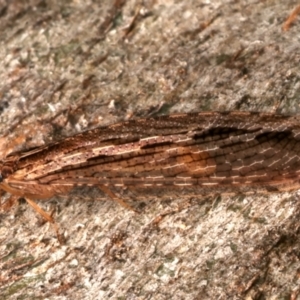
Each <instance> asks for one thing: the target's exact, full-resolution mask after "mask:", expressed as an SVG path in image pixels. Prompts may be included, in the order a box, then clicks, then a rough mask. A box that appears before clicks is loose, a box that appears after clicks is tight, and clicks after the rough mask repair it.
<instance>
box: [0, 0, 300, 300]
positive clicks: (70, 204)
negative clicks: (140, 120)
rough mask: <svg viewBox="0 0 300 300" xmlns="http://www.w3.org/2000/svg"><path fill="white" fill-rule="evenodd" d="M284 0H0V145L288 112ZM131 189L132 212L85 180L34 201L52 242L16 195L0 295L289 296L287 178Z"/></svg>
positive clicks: (297, 52)
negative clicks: (167, 192) (213, 187)
mask: <svg viewBox="0 0 300 300" xmlns="http://www.w3.org/2000/svg"><path fill="white" fill-rule="evenodd" d="M296 6H297V2H296V1H283V0H281V1H231V2H230V1H229V2H224V1H217V0H216V1H204V0H203V1H192V0H189V1H171V0H170V1H131V0H128V1H125V0H115V1H107V0H106V1H61V2H59V1H42V0H31V1H27V2H25V1H21V0H14V1H7V2H6V1H0V36H1V38H0V44H1V48H0V49H1V51H0V58H1V59H0V68H1V72H0V78H1V80H0V95H1V98H0V133H1V138H0V154H1V156H4V155H5V154H6V153H7V152H9V151H11V150H21V149H26V147H27V148H32V147H35V146H40V145H43V144H45V143H48V142H50V141H53V140H56V139H58V138H60V137H64V136H68V135H71V134H74V133H77V132H79V131H81V130H84V129H88V128H93V127H96V126H99V125H107V124H111V123H114V122H117V121H121V120H126V119H129V118H135V117H141V116H143V117H147V116H149V115H151V116H152V115H158V114H169V113H174V112H193V111H203V110H210V111H211V110H219V111H224V110H227V111H228V110H246V111H264V112H275V111H276V112H280V113H286V114H299V90H300V87H299V81H300V80H299V79H300V77H299V68H300V67H299V58H300V47H299V39H298V31H299V26H300V24H299V21H298V20H297V18H296V19H295V20H294V22H293V23H292V24H291V26H290V27H287V26H285V27H284V29H285V30H283V29H282V28H283V24H284V22H285V20H286V19H287V18H288V16H289V15H290V14H291V13H292V11H293V9H294V8H295V7H296ZM287 29H288V30H287ZM133 193H134V192H133ZM133 196H134V195H133ZM136 197H137V200H139V206H140V207H142V209H143V211H144V212H143V213H142V214H139V215H138V214H135V213H134V212H132V211H128V210H125V209H124V208H122V207H121V206H119V205H117V204H116V203H114V202H112V201H110V200H109V199H108V197H106V196H105V195H103V194H99V193H98V191H97V190H95V191H94V192H93V193H89V194H86V193H85V191H84V190H83V191H81V193H80V194H79V193H78V194H77V195H76V197H75V196H74V197H73V196H70V197H66V198H53V199H51V200H50V201H48V202H43V203H41V205H42V206H43V208H44V209H46V210H50V211H51V210H54V216H55V219H56V220H57V222H58V223H59V225H60V226H61V228H62V230H64V233H65V238H66V243H65V244H64V245H60V244H59V243H58V241H57V239H56V236H55V232H54V231H53V229H52V228H51V226H50V225H49V224H42V223H41V222H40V219H39V217H38V216H37V215H36V213H35V212H34V211H32V209H31V208H30V207H28V206H27V205H26V203H24V202H22V201H20V202H19V204H18V205H16V206H14V207H13V208H12V209H11V210H10V211H3V210H2V211H1V213H0V241H1V243H0V293H1V299H45V298H48V299H171V298H172V299H270V298H272V299H297V297H299V296H298V294H299V291H300V289H299V270H300V253H299V242H300V229H299V217H300V204H299V195H298V193H297V192H294V193H283V194H282V193H281V194H274V195H270V196H266V195H260V194H257V195H254V196H245V195H236V196H230V197H229V196H219V197H211V198H209V197H208V198H207V197H206V198H205V197H201V194H200V193H199V192H197V191H195V195H194V196H193V197H184V195H182V194H180V193H179V194H178V197H172V198H168V197H165V196H164V195H161V194H160V193H159V191H158V192H157V194H156V191H153V195H152V196H151V197H150V199H149V197H148V198H147V199H143V197H142V195H141V194H140V193H139V194H138V195H136ZM6 198H7V195H3V198H2V201H3V199H6ZM161 199H164V201H161ZM99 200H101V201H99Z"/></svg>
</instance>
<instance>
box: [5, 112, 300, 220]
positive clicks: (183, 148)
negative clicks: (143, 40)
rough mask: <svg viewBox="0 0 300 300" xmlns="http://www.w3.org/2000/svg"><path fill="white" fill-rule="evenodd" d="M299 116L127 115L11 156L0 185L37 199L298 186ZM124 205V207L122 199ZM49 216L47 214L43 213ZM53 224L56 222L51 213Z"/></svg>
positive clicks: (10, 190) (113, 196) (228, 114)
mask: <svg viewBox="0 0 300 300" xmlns="http://www.w3.org/2000/svg"><path fill="white" fill-rule="evenodd" d="M299 154H300V117H297V116H283V115H274V114H263V113H251V112H226V113H219V112H202V113H191V114H174V115H169V116H162V117H157V118H148V119H137V120H129V121H125V122H123V123H118V124H114V125H110V126H107V127H100V128H97V129H92V130H89V131H85V132H82V133H80V134H77V135H75V136H72V137H68V138H65V139H63V140H61V141H58V142H55V143H52V144H49V145H47V146H43V147H40V148H36V149H32V150H30V151H27V152H19V153H18V152H17V153H11V154H9V155H8V156H7V157H5V158H4V159H3V160H2V161H0V188H1V189H3V190H5V191H7V192H9V193H11V194H12V195H16V196H19V197H23V198H25V199H26V200H27V201H28V202H29V203H30V204H31V205H32V206H34V208H35V209H36V210H39V208H37V207H35V204H34V202H33V201H32V200H39V199H47V198H51V197H52V196H54V195H60V194H66V193H68V192H70V191H71V190H72V189H73V188H75V187H79V186H97V187H99V188H100V189H102V190H104V191H105V192H106V193H107V194H108V195H109V196H111V197H112V198H114V199H116V200H118V201H119V202H120V203H121V204H124V202H122V200H121V199H118V198H117V197H116V196H115V195H114V194H113V193H112V192H111V189H112V188H114V187H132V188H135V187H137V188H149V187H157V188H164V187H169V189H168V188H167V189H165V191H166V193H167V192H168V190H170V189H171V187H172V186H173V187H175V186H176V187H181V188H185V187H191V186H193V187H195V188H196V189H197V191H198V194H199V196H201V195H207V194H212V193H232V192H233V193H238V192H242V193H249V192H276V191H279V192H280V191H289V190H295V189H298V188H299V187H300V185H299V178H300V177H299V176H300V157H299ZM125 205H126V204H125ZM43 216H44V217H45V218H46V219H47V217H46V216H45V215H43ZM48 221H52V219H51V217H50V218H48Z"/></svg>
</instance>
